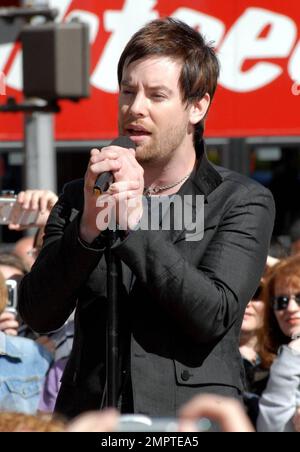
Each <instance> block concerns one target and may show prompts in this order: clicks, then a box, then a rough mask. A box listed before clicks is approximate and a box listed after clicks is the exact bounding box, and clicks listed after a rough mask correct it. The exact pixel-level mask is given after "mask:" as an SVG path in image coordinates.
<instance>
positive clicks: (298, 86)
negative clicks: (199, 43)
mask: <svg viewBox="0 0 300 452" xmlns="http://www.w3.org/2000/svg"><path fill="white" fill-rule="evenodd" d="M49 3H50V6H52V7H57V8H58V9H59V11H60V15H59V17H58V20H64V21H68V20H70V19H71V18H73V17H80V19H81V20H83V21H85V22H87V23H88V24H89V28H90V44H91V53H92V63H91V73H90V83H91V97H90V99H87V100H83V101H81V102H80V103H79V104H74V103H72V102H69V101H63V102H61V106H62V112H61V113H60V114H58V115H57V117H56V138H57V139H59V140H101V139H110V138H112V137H114V136H116V135H117V127H116V124H117V94H118V85H117V77H116V67H117V62H118V58H119V56H120V54H121V52H122V49H123V47H124V45H125V44H126V42H127V41H128V39H129V38H130V37H131V35H132V34H133V33H135V32H136V31H137V30H138V29H139V28H140V27H141V26H143V25H144V24H145V23H146V22H148V21H150V20H152V19H155V18H158V17H162V16H172V17H175V18H178V19H181V20H183V21H185V22H187V23H188V24H189V25H191V26H192V27H194V28H195V29H197V30H199V31H200V32H201V33H203V34H204V35H205V37H206V39H207V40H208V41H212V42H213V43H214V46H215V48H216V50H217V53H218V56H219V59H220V63H221V75H220V80H219V86H218V90H217V93H216V97H215V99H214V102H213V107H212V109H211V110H210V113H209V117H208V121H207V129H206V135H207V136H211V137H237V136H255V135H256V136H257V135H259V136H267V135H300V119H299V106H300V36H299V31H300V8H299V2H298V0H289V1H288V2H283V1H282V0H260V1H255V0H226V1H222V2H220V0H198V1H195V0H101V1H99V0H51V1H50V2H49ZM4 31H5V30H3V28H2V30H0V38H1V36H3V33H4ZM1 42H2V41H1V40H0V43H1ZM21 58H22V52H21V49H20V45H19V44H18V43H17V42H4V43H3V42H2V44H0V74H1V92H0V104H1V103H2V104H3V103H4V102H6V99H7V97H8V96H14V97H16V98H17V99H18V100H20V99H21V98H22V94H21V93H22V80H21V61H22V60H21ZM4 81H5V86H4ZM22 127H23V126H22V115H12V114H0V139H1V140H16V139H20V138H21V137H22Z"/></svg>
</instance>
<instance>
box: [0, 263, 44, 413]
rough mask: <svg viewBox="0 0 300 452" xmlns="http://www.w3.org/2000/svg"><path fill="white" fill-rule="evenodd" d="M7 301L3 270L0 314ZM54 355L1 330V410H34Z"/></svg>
mask: <svg viewBox="0 0 300 452" xmlns="http://www.w3.org/2000/svg"><path fill="white" fill-rule="evenodd" d="M7 304H8V296H7V286H6V283H5V279H4V277H3V275H2V273H1V272H0V314H1V313H3V312H4V310H5V308H6V306H7ZM51 362H52V355H51V354H50V353H49V352H48V351H47V350H46V349H45V348H44V347H42V346H41V345H39V344H37V343H36V342H34V341H32V340H30V339H25V338H21V337H18V336H11V335H8V334H5V333H4V332H3V331H0V367H1V373H0V410H1V411H5V410H6V411H16V412H22V413H35V412H36V410H37V408H38V403H39V399H40V394H41V390H42V385H43V381H44V378H45V375H46V373H47V371H48V369H49V367H50V364H51Z"/></svg>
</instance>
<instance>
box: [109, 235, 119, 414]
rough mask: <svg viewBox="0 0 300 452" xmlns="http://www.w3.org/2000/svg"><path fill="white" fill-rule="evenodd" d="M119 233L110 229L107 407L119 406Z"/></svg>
mask: <svg viewBox="0 0 300 452" xmlns="http://www.w3.org/2000/svg"><path fill="white" fill-rule="evenodd" d="M116 238H117V233H116V232H115V231H109V243H108V246H107V295H108V296H107V299H108V308H107V332H106V333H107V338H106V387H107V398H106V406H107V407H115V408H116V407H117V404H118V387H119V337H118V334H119V328H118V266H117V258H116V256H115V255H114V253H113V252H112V249H111V247H112V245H113V244H114V242H115V241H116Z"/></svg>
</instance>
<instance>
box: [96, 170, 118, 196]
mask: <svg viewBox="0 0 300 452" xmlns="http://www.w3.org/2000/svg"><path fill="white" fill-rule="evenodd" d="M113 181H114V176H113V175H112V173H111V172H109V171H106V172H105V173H102V174H100V175H99V176H98V177H97V180H96V182H95V185H94V192H96V194H97V195H102V194H103V193H105V192H106V191H107V190H108V189H109V187H110V185H111V184H112V183H113Z"/></svg>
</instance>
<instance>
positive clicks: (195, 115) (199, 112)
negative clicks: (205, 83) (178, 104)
mask: <svg viewBox="0 0 300 452" xmlns="http://www.w3.org/2000/svg"><path fill="white" fill-rule="evenodd" d="M209 104H210V95H209V94H208V93H206V94H204V96H203V97H202V99H200V100H197V101H195V102H193V103H192V104H191V106H190V123H191V124H192V125H195V124H198V122H200V121H201V119H203V118H204V117H205V115H206V113H207V110H208V107H209Z"/></svg>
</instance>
